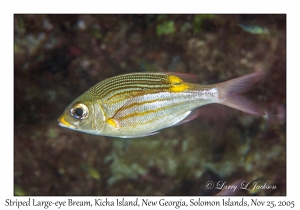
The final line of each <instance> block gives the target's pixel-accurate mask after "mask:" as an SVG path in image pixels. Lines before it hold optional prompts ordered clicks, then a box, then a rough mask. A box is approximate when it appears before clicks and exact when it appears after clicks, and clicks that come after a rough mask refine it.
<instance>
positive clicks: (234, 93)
mask: <svg viewBox="0 0 300 210" xmlns="http://www.w3.org/2000/svg"><path fill="white" fill-rule="evenodd" d="M263 76H264V72H262V71H259V72H254V73H251V74H248V75H245V76H242V77H238V78H235V79H232V80H229V81H226V82H222V83H219V84H217V87H218V89H219V103H221V104H224V105H227V106H230V107H232V108H235V109H238V110H241V111H243V112H246V113H249V114H254V115H265V112H264V111H262V110H261V109H260V108H259V107H258V106H257V105H255V104H254V103H253V102H252V101H250V100H249V99H247V98H246V97H245V96H243V95H242V94H243V93H246V92H247V91H249V90H250V89H251V87H252V86H253V85H254V84H255V83H257V82H258V81H259V80H261V78H262V77H263Z"/></svg>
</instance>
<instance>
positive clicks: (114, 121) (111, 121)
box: [107, 118, 119, 128]
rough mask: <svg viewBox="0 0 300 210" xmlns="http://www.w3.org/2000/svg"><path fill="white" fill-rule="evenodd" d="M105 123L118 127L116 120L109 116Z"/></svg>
mask: <svg viewBox="0 0 300 210" xmlns="http://www.w3.org/2000/svg"><path fill="white" fill-rule="evenodd" d="M107 123H108V124H110V125H111V126H113V127H115V128H119V123H118V121H117V120H115V119H113V118H110V119H109V120H107Z"/></svg>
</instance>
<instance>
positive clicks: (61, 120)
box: [57, 115, 75, 128]
mask: <svg viewBox="0 0 300 210" xmlns="http://www.w3.org/2000/svg"><path fill="white" fill-rule="evenodd" d="M57 121H58V125H59V126H61V127H65V128H75V127H74V125H71V124H70V123H68V122H67V121H65V115H62V116H61V117H60V118H58V119H57Z"/></svg>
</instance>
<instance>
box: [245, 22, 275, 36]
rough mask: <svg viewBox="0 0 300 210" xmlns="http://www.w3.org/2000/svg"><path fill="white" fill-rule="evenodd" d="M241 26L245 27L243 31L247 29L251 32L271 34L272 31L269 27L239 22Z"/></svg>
mask: <svg viewBox="0 0 300 210" xmlns="http://www.w3.org/2000/svg"><path fill="white" fill-rule="evenodd" d="M239 26H240V27H241V28H242V29H243V31H246V32H248V33H251V34H269V33H270V31H269V29H267V28H264V27H261V26H259V25H246V24H239Z"/></svg>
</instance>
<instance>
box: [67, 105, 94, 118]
mask: <svg viewBox="0 0 300 210" xmlns="http://www.w3.org/2000/svg"><path fill="white" fill-rule="evenodd" d="M70 114H71V116H72V117H74V118H75V119H78V120H82V119H84V118H86V117H87V116H88V114H89V110H88V108H87V106H86V105H84V104H82V103H77V104H75V105H74V106H73V107H72V109H71V110H70Z"/></svg>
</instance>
